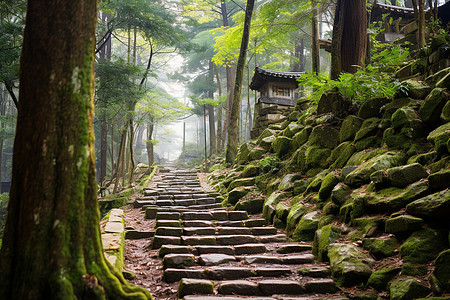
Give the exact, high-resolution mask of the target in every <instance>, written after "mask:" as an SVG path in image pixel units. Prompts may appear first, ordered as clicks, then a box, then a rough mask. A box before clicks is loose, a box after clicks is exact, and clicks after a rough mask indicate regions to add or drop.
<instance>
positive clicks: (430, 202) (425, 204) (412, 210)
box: [406, 189, 450, 222]
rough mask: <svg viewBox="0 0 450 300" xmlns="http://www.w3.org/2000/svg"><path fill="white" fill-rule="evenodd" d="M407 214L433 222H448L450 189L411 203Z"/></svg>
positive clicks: (407, 207) (407, 208)
mask: <svg viewBox="0 0 450 300" xmlns="http://www.w3.org/2000/svg"><path fill="white" fill-rule="evenodd" d="M406 212H407V213H409V214H411V215H413V216H418V217H423V218H428V219H432V220H433V221H443V222H446V221H448V216H449V215H450V189H446V190H443V191H440V192H437V193H434V194H431V195H428V196H425V197H422V198H420V199H417V200H415V201H414V202H411V203H410V204H408V205H407V206H406Z"/></svg>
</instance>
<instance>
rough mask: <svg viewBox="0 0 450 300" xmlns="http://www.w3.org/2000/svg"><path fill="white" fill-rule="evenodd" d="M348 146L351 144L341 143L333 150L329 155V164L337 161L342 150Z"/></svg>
mask: <svg viewBox="0 0 450 300" xmlns="http://www.w3.org/2000/svg"><path fill="white" fill-rule="evenodd" d="M350 144H351V142H349V141H347V142H342V143H340V144H339V145H338V146H337V147H336V148H334V149H333V151H332V152H331V155H330V162H331V163H334V162H335V161H336V159H338V158H339V156H341V154H342V152H343V151H344V149H345V148H346V147H347V146H348V145H350Z"/></svg>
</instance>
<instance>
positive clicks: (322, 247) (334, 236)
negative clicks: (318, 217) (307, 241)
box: [312, 224, 339, 261]
mask: <svg viewBox="0 0 450 300" xmlns="http://www.w3.org/2000/svg"><path fill="white" fill-rule="evenodd" d="M338 239H339V232H338V230H337V229H336V228H335V227H333V225H331V224H329V225H325V226H323V227H322V228H320V229H319V230H317V232H316V235H315V238H314V244H313V249H312V252H313V254H314V255H315V256H317V259H318V260H319V261H328V245H330V244H332V243H334V242H335V241H336V240H338Z"/></svg>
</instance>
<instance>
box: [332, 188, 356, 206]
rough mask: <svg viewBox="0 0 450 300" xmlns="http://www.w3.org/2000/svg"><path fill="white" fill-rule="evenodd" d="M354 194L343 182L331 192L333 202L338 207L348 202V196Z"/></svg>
mask: <svg viewBox="0 0 450 300" xmlns="http://www.w3.org/2000/svg"><path fill="white" fill-rule="evenodd" d="M351 192H352V190H351V188H350V187H349V186H348V185H346V184H345V183H343V182H340V183H338V184H337V185H336V186H335V187H334V188H333V190H332V191H331V200H332V201H333V203H335V204H336V205H338V206H341V205H342V204H344V203H345V201H347V198H348V195H350V193H351Z"/></svg>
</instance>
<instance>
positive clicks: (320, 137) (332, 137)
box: [308, 125, 339, 149]
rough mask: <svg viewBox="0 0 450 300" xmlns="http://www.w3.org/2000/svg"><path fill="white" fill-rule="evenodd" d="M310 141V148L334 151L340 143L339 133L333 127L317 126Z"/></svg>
mask: <svg viewBox="0 0 450 300" xmlns="http://www.w3.org/2000/svg"><path fill="white" fill-rule="evenodd" d="M308 141H309V145H310V146H317V147H319V148H328V149H333V148H334V147H336V146H337V145H338V143H339V132H338V131H337V130H336V129H334V128H333V127H331V126H327V125H325V126H323V125H320V126H316V127H314V128H313V130H312V132H311V135H310V136H309V140H308Z"/></svg>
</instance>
